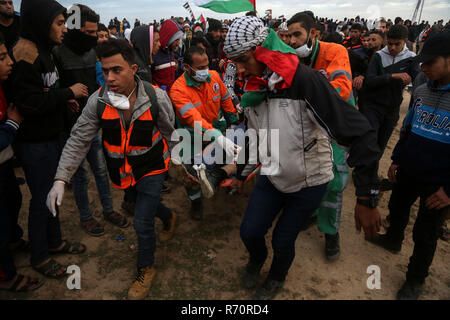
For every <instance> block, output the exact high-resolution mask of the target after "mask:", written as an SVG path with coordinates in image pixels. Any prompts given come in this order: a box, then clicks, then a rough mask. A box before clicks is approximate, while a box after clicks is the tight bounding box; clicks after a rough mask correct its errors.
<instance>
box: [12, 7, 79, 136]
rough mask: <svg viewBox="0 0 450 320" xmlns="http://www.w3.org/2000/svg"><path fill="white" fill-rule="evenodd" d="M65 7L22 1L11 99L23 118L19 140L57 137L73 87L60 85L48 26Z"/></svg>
mask: <svg viewBox="0 0 450 320" xmlns="http://www.w3.org/2000/svg"><path fill="white" fill-rule="evenodd" d="M65 12H66V9H65V8H64V7H63V6H61V5H60V4H59V3H58V2H56V1H54V0H23V1H22V6H21V31H20V39H19V41H18V42H17V44H16V45H15V46H14V48H13V59H14V60H15V66H14V70H13V74H12V76H11V81H12V85H13V88H12V90H13V100H14V103H15V104H16V106H17V107H18V109H19V112H20V113H21V114H22V115H23V117H24V121H23V122H22V125H21V127H20V129H19V132H18V139H19V140H21V141H29V142H43V141H49V140H54V139H57V138H59V137H60V135H61V133H62V131H63V129H64V112H65V110H66V103H67V101H68V100H70V99H73V98H74V95H73V92H72V90H70V89H68V88H65V89H62V88H60V83H59V73H58V70H57V68H56V66H55V63H54V61H53V57H52V54H51V49H52V44H51V43H50V40H49V36H48V35H49V33H50V27H51V25H52V23H53V21H54V19H55V18H56V17H57V16H58V15H59V14H61V13H64V14H65Z"/></svg>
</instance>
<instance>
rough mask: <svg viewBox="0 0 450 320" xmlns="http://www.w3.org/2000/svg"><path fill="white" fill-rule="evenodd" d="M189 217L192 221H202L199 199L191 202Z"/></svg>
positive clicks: (201, 207) (201, 206)
mask: <svg viewBox="0 0 450 320" xmlns="http://www.w3.org/2000/svg"><path fill="white" fill-rule="evenodd" d="M191 217H192V219H193V220H202V218H203V202H202V199H201V198H200V199H196V200H194V201H191Z"/></svg>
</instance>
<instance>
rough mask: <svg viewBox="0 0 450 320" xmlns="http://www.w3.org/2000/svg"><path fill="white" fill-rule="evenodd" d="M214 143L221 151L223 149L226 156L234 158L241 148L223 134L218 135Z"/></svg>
mask: <svg viewBox="0 0 450 320" xmlns="http://www.w3.org/2000/svg"><path fill="white" fill-rule="evenodd" d="M216 144H217V145H218V146H219V147H221V148H222V150H223V151H225V153H226V154H227V157H228V158H233V159H235V158H236V156H237V155H238V154H239V152H240V151H241V149H242V148H241V147H239V146H238V145H236V144H234V143H233V141H231V140H230V139H228V138H227V137H225V136H219V137H218V138H217V139H216Z"/></svg>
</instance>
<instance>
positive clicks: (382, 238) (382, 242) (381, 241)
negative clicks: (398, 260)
mask: <svg viewBox="0 0 450 320" xmlns="http://www.w3.org/2000/svg"><path fill="white" fill-rule="evenodd" d="M369 242H370V243H373V244H374V245H377V246H379V247H382V248H384V249H386V250H388V251H390V252H392V253H395V254H397V253H400V251H402V243H401V242H400V243H394V242H393V241H391V240H389V238H388V237H387V234H379V235H377V236H376V237H375V238H373V239H370V240H369Z"/></svg>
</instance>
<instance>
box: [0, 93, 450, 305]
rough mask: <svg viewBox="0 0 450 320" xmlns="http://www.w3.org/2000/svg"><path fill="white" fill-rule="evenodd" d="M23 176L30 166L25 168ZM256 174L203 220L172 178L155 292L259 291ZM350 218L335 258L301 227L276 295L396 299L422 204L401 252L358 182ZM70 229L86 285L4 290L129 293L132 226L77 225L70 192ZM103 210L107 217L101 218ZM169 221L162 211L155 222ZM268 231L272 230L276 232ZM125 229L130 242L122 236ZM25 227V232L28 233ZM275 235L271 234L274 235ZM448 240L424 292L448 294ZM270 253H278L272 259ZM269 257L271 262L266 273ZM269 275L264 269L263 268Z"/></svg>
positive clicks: (91, 295) (73, 259) (173, 295)
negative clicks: (372, 227)
mask: <svg viewBox="0 0 450 320" xmlns="http://www.w3.org/2000/svg"><path fill="white" fill-rule="evenodd" d="M405 100H406V101H405V103H404V104H403V106H402V111H401V112H402V119H403V117H404V116H405V114H406V111H407V102H409V96H407V97H406V99H405ZM399 129H400V122H399V126H398V128H397V129H396V131H395V133H394V135H393V137H392V139H391V141H390V143H389V146H388V149H387V151H386V154H385V156H384V158H383V160H382V162H381V172H380V174H382V175H383V176H387V170H388V168H389V165H390V161H389V158H390V155H391V152H392V149H393V147H394V146H395V143H396V142H397V140H398V137H399ZM17 174H18V176H22V177H23V173H22V172H21V171H20V170H18V171H17ZM93 180H94V179H93V178H91V184H90V189H89V190H90V191H89V196H90V199H91V205H92V209H93V211H94V212H95V215H96V216H97V217H99V218H100V217H101V205H100V202H99V200H98V197H97V192H96V188H95V183H94V181H93ZM253 185H254V183H250V184H249V185H248V186H247V188H246V190H245V193H244V194H243V195H236V196H229V195H228V194H227V193H226V192H225V190H221V192H220V193H219V194H218V195H217V197H216V198H215V199H213V200H211V201H205V218H204V220H203V221H201V222H194V221H192V220H191V219H190V216H189V209H190V204H189V201H188V199H187V197H186V194H185V191H184V189H183V188H182V187H181V186H180V185H179V184H178V183H170V186H171V187H172V193H170V194H169V195H165V196H164V197H163V199H164V200H163V201H164V203H165V204H166V205H167V206H169V207H170V208H172V209H173V210H174V211H175V212H177V213H178V215H179V222H178V227H177V230H176V235H175V237H174V238H173V239H172V240H171V241H170V242H168V243H165V244H161V243H159V242H158V244H157V252H156V265H155V267H156V269H157V271H158V274H157V277H156V278H155V282H154V285H153V287H152V289H151V292H150V294H149V296H148V299H155V300H166V299H169V300H171V299H174V300H177V299H194V300H196V299H200V300H201V299H219V300H221V299H231V300H242V299H250V298H251V297H252V294H253V292H252V291H247V290H244V289H242V288H241V287H240V284H239V272H240V271H242V269H243V267H244V265H245V264H246V261H247V253H246V251H245V248H244V246H243V244H242V242H241V240H240V237H239V226H240V222H241V219H242V216H243V213H244V211H245V208H246V204H247V200H248V197H249V195H250V192H251V190H252V187H253ZM22 192H23V195H24V199H23V206H22V212H21V216H20V224H21V225H22V226H23V227H24V229H25V230H26V225H27V211H28V203H29V200H30V194H29V190H28V188H27V186H22ZM389 196H390V194H385V196H384V198H383V199H382V202H381V205H380V211H381V213H382V215H383V216H385V215H387V213H388V211H387V201H388V199H389ZM113 197H114V205H115V208H116V210H119V208H120V204H121V200H122V193H121V192H120V191H117V190H113ZM344 198H345V200H344V208H343V222H342V227H341V239H342V240H341V247H342V254H341V257H340V259H339V260H338V261H335V262H333V263H329V262H327V261H326V259H325V255H324V241H325V240H324V236H323V235H322V234H320V233H319V231H318V230H317V227H316V226H313V227H311V228H310V229H309V230H307V231H305V232H302V233H301V234H300V235H299V237H298V239H297V242H296V258H295V261H294V263H293V265H292V268H291V270H290V273H289V275H288V278H287V281H286V284H285V287H284V289H283V290H282V292H281V293H280V294H279V296H278V297H277V299H282V300H301V299H308V300H309V299H356V300H371V299H374V300H379V299H394V298H395V295H396V293H397V291H398V289H399V288H400V286H401V285H402V283H403V281H404V277H405V272H406V267H407V264H408V262H409V257H410V255H411V254H412V250H413V242H412V234H411V232H412V227H413V223H414V218H415V217H416V213H417V209H418V207H417V205H415V206H414V208H413V210H412V214H411V221H410V224H409V226H408V228H407V230H406V240H405V242H404V247H403V250H402V252H401V253H400V254H398V255H393V254H391V253H389V252H387V251H384V250H382V249H381V248H378V247H375V246H373V245H372V244H370V243H368V242H366V241H365V240H364V237H363V235H362V234H361V235H358V234H357V233H356V231H355V225H354V219H353V209H354V205H355V197H354V188H353V185H351V186H349V187H348V189H347V190H346V192H345V197H344ZM61 213H62V214H61V225H62V231H63V237H64V238H67V239H69V240H81V241H82V242H83V243H85V244H86V245H87V247H88V251H87V253H85V254H84V255H81V256H61V257H58V261H60V262H62V263H66V264H68V265H72V264H74V265H78V266H79V267H80V268H81V287H82V288H81V290H73V291H71V290H68V289H67V286H66V280H46V283H45V285H44V286H43V287H42V288H40V289H39V290H38V291H36V292H33V293H29V294H9V293H4V292H0V299H52V300H53V299H68V300H72V299H74V300H78V299H85V300H91V299H92V300H97V299H100V300H101V299H108V300H109V299H120V300H122V299H126V297H127V290H128V288H129V286H130V284H131V282H132V281H133V279H134V276H135V272H136V267H135V266H136V252H135V251H134V250H132V249H130V246H133V245H136V235H135V233H134V230H133V227H132V226H130V227H129V228H127V229H125V230H122V229H118V228H115V227H113V226H111V225H110V224H107V225H106V232H107V233H106V234H105V235H104V236H103V237H101V238H92V237H89V236H88V235H86V234H85V233H84V232H83V231H82V230H81V228H80V227H79V218H78V211H77V209H76V206H75V203H74V199H73V194H72V192H71V191H68V192H67V193H66V197H65V200H64V203H63V206H62V210H61ZM100 219H102V218H100ZM161 228H162V225H161V223H160V221H157V231H159V230H161ZM269 235H270V233H269ZM118 236H124V237H125V238H126V240H125V241H124V242H118V241H116V238H117V237H118ZM26 237H27V236H26V235H25V238H26ZM268 243H270V237H268ZM449 252H450V244H449V243H445V242H443V241H439V243H438V248H437V250H436V255H435V258H434V262H433V265H432V267H431V272H430V276H429V278H428V279H427V282H426V286H425V288H424V294H423V297H422V298H423V299H450V272H449V271H448V270H449V269H448V266H449V262H450V259H449ZM268 261H270V260H268ZM16 263H17V266H18V267H19V272H21V273H24V274H27V275H37V274H36V273H35V272H34V271H33V270H32V269H31V268H30V267H29V257H28V256H27V255H26V254H19V255H17V257H16ZM371 265H377V266H379V267H380V269H381V289H379V290H369V289H368V288H367V285H366V281H367V278H368V277H369V274H367V273H366V272H367V268H368V266H371ZM268 269H269V263H266V265H265V267H264V268H263V276H264V275H266V274H267V272H268ZM261 281H263V277H262V278H261Z"/></svg>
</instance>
